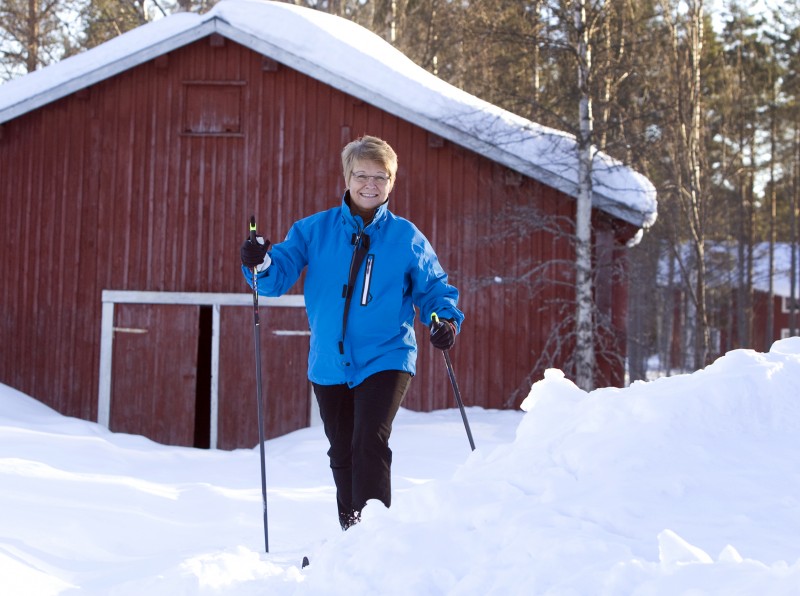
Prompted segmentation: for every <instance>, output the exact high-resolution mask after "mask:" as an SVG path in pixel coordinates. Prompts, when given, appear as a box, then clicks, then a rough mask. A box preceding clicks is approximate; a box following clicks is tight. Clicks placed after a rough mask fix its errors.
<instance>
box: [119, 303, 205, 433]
mask: <svg viewBox="0 0 800 596" xmlns="http://www.w3.org/2000/svg"><path fill="white" fill-rule="evenodd" d="M199 313H200V307H198V306H184V305H153V304H119V305H117V307H116V309H115V316H114V319H115V320H114V344H113V356H112V384H111V413H110V424H109V427H110V429H111V430H113V431H115V432H124V433H131V434H137V435H144V436H146V437H148V438H150V439H152V440H154V441H157V442H159V443H164V444H168V445H183V446H194V445H195V435H196V432H195V411H196V402H197V377H198V374H197V360H198V338H199V333H200V332H199V330H200V325H199Z"/></svg>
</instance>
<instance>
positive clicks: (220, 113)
mask: <svg viewBox="0 0 800 596" xmlns="http://www.w3.org/2000/svg"><path fill="white" fill-rule="evenodd" d="M243 88H244V82H238V81H232V82H231V81H225V82H211V83H209V82H197V83H195V82H191V83H186V84H185V85H184V89H185V98H184V99H185V101H184V125H183V132H184V133H187V134H195V135H239V134H241V133H242V89H243Z"/></svg>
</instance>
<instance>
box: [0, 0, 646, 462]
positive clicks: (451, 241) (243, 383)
mask: <svg viewBox="0 0 800 596" xmlns="http://www.w3.org/2000/svg"><path fill="white" fill-rule="evenodd" d="M1 89H2V93H0V168H2V169H1V170H0V215H1V216H2V219H1V221H2V228H3V239H2V243H3V248H4V258H3V259H2V264H1V265H0V268H1V269H0V271H2V275H0V301H1V302H2V305H3V307H2V309H3V310H2V318H0V321H1V323H0V337H2V346H3V348H2V352H1V353H0V381H2V382H3V383H6V384H8V385H11V386H13V387H15V388H17V389H20V390H21V391H24V392H25V393H28V394H30V395H32V396H34V397H36V398H38V399H40V400H41V401H43V402H45V403H47V404H49V405H51V406H52V407H54V408H56V409H57V410H59V411H60V412H62V413H64V414H67V415H71V416H77V417H81V418H85V419H89V420H100V421H101V422H102V423H104V424H107V425H109V426H110V428H111V429H112V430H117V431H123V432H133V433H139V434H144V435H146V436H149V437H151V438H153V439H155V440H157V441H161V442H164V443H171V444H180V445H195V446H208V445H210V446H212V447H214V446H216V447H222V448H233V447H237V446H246V447H250V446H252V445H254V444H255V443H256V442H257V436H258V435H257V428H256V426H255V424H254V422H253V421H254V414H255V399H254V395H255V374H254V363H253V334H252V302H251V299H250V294H249V293H248V288H247V287H246V286H245V284H244V282H243V280H242V276H241V273H240V270H239V263H238V247H239V244H240V243H241V241H242V239H243V238H244V237H245V234H246V224H247V221H248V218H249V216H250V214H251V213H255V214H256V215H257V217H258V220H259V228H260V229H261V230H263V231H264V232H265V233H266V234H267V235H268V236H269V237H270V238H272V239H273V240H280V239H281V238H282V237H283V236H284V235H285V234H286V232H287V231H288V229H289V226H290V225H291V223H292V222H293V221H295V220H297V219H298V218H300V217H303V216H305V215H309V214H311V213H313V212H316V211H319V210H322V209H326V208H329V207H331V206H335V205H337V204H338V203H339V201H340V193H341V190H342V189H343V186H344V185H343V181H342V179H341V173H340V162H339V153H340V151H341V148H342V146H343V145H344V144H345V143H346V142H348V141H350V140H351V139H353V138H355V137H357V136H360V135H362V134H373V135H377V136H380V137H382V138H385V139H386V140H387V141H388V142H389V143H390V144H391V145H392V146H393V147H394V148H395V149H396V150H397V153H398V155H399V157H400V168H399V172H398V181H397V184H396V187H395V190H394V191H393V194H392V198H391V201H392V210H393V211H394V212H395V213H397V214H399V215H402V216H404V217H407V218H409V219H411V220H412V221H414V222H415V223H416V224H417V225H418V227H419V228H420V229H421V230H422V231H423V232H424V233H425V234H426V235H427V236H428V238H429V239H430V240H431V242H432V244H433V245H434V247H435V248H436V249H437V252H438V254H439V256H440V259H441V261H442V263H443V265H444V267H445V269H446V270H447V271H448V272H449V273H450V276H451V280H452V282H453V283H454V284H455V285H456V286H457V287H458V288H459V289H460V290H461V292H462V301H461V306H462V308H463V310H464V312H465V313H466V315H467V320H466V322H465V325H464V328H463V332H462V335H461V337H460V339H459V342H458V344H457V346H456V348H455V350H454V351H453V359H454V365H455V367H456V372H457V374H458V376H459V384H460V385H461V387H462V391H463V393H464V397H465V401H466V402H467V404H468V405H480V406H484V407H487V408H505V407H512V406H515V405H517V404H518V403H519V402H520V400H521V399H522V398H524V397H525V395H526V394H527V391H528V388H529V386H530V383H531V381H532V380H534V379H535V378H536V377H537V376H539V375H540V374H541V373H542V371H543V369H544V367H550V366H555V367H561V368H564V369H565V370H566V371H567V372H569V359H568V355H567V353H566V352H564V351H560V348H561V347H563V346H560V342H558V341H555V342H554V338H558V337H559V336H560V335H561V331H560V329H561V326H562V323H563V321H564V320H565V318H564V317H565V314H564V313H566V312H569V304H570V303H571V301H572V300H573V294H574V292H573V289H572V287H571V285H572V279H573V275H572V273H571V271H572V269H571V266H570V263H571V262H572V260H573V251H572V248H571V244H570V240H569V234H564V233H563V232H565V231H567V232H568V231H569V229H570V226H571V222H572V220H573V213H574V207H575V201H574V197H575V196H576V194H577V191H576V184H575V176H576V167H575V159H576V157H575V155H576V154H575V150H574V149H575V143H574V139H572V138H571V137H570V136H568V135H566V134H563V133H560V132H558V131H555V130H552V129H548V128H544V127H541V126H539V125H537V124H535V123H533V122H530V121H528V120H525V119H522V118H520V117H518V116H515V115H513V114H510V113H508V112H505V111H503V110H501V109H499V108H497V107H495V106H492V105H489V104H487V103H485V102H483V101H481V100H479V99H477V98H475V97H473V96H470V95H468V94H466V93H464V92H462V91H460V90H458V89H455V88H454V87H452V86H450V85H448V84H446V83H444V82H443V81H441V80H439V79H437V78H436V77H434V76H433V75H431V74H429V73H427V72H426V71H424V70H423V69H421V68H419V67H417V66H416V65H414V64H413V63H412V62H411V61H410V60H408V59H407V58H406V57H405V56H403V55H402V54H400V53H399V52H397V51H396V50H395V49H393V48H392V47H391V46H390V45H389V44H387V43H386V42H384V41H383V40H381V39H380V38H379V37H377V36H375V35H373V34H372V33H370V32H368V31H366V30H365V29H363V28H361V27H359V26H357V25H355V24H354V23H352V22H349V21H346V20H344V19H340V18H337V17H333V16H331V15H328V14H326V13H321V12H317V11H313V10H310V9H302V8H298V7H295V6H292V5H289V4H282V3H271V2H248V1H234V0H226V1H223V2H221V3H219V4H218V5H217V6H216V7H215V8H214V9H213V10H212V11H211V12H209V13H208V14H205V15H202V16H201V15H196V14H188V13H181V14H177V15H174V16H171V17H168V18H165V19H162V20H160V21H156V22H154V23H151V24H148V25H145V26H143V27H140V28H139V29H136V30H134V31H131V32H129V33H127V34H125V35H122V36H120V37H118V38H116V39H114V40H112V41H109V42H107V43H105V44H103V45H102V46H99V47H97V48H95V49H93V50H90V51H87V52H85V53H83V54H80V55H78V56H75V57H72V58H69V59H66V60H64V61H62V62H61V63H59V64H55V65H53V66H50V67H48V68H45V69H43V70H41V71H38V72H34V73H31V74H29V75H27V76H24V77H22V78H20V79H18V80H15V81H12V82H10V83H6V84H5V85H3V86H2V88H1ZM596 164H597V165H596V167H595V171H594V184H595V188H594V193H595V194H594V204H595V207H596V208H595V213H594V230H595V259H596V265H597V271H598V276H597V283H596V291H597V293H598V296H597V303H598V305H599V308H600V312H599V315H598V316H601V317H602V318H603V319H604V320H605V321H606V322H607V325H606V329H607V330H608V332H607V334H605V335H603V336H602V340H603V341H606V340H609V339H610V340H611V343H610V345H611V348H610V349H606V350H605V351H604V352H603V353H604V354H605V355H606V356H609V355H610V358H608V359H607V360H606V362H605V364H604V366H603V367H602V370H601V375H602V378H600V379H598V382H599V383H600V384H620V383H621V382H622V378H623V355H624V353H625V345H624V344H625V332H624V320H625V310H626V301H627V300H626V288H627V285H626V284H627V281H626V277H625V275H624V271H625V261H626V255H625V252H626V249H625V244H626V242H628V241H630V240H631V238H632V237H634V235H635V234H636V233H637V231H638V230H639V229H641V228H642V227H646V226H647V225H650V224H651V223H652V222H653V221H654V219H655V193H654V190H653V187H652V185H651V184H650V183H649V182H648V181H647V180H646V179H644V178H643V177H642V176H640V175H638V174H636V173H635V172H633V171H631V170H629V169H628V168H626V167H624V166H622V165H620V164H618V163H616V162H614V161H613V160H610V159H609V158H607V156H604V155H602V154H598V156H597V161H596ZM248 304H249V305H250V308H248ZM298 305H300V306H302V283H299V284H298V286H297V287H296V288H295V289H294V290H293V296H292V297H287V299H286V301H285V302H275V303H271V304H269V305H265V306H264V308H263V309H262V354H263V368H264V376H265V379H266V383H265V385H266V386H265V395H266V400H267V408H266V409H267V414H268V415H267V418H268V420H267V426H268V428H267V435H268V436H275V435H278V434H282V433H285V432H288V431H291V430H293V429H297V428H300V427H303V426H306V425H307V424H308V423H309V420H310V418H311V416H312V414H313V409H312V407H311V404H310V399H309V394H310V392H309V386H308V384H307V381H306V376H305V369H306V356H307V348H308V336H307V334H308V326H307V321H306V319H305V313H304V312H303V309H302V308H297V306H298ZM422 331H423V327H422V326H421V325H419V326H418V332H422ZM420 344H421V349H420V356H419V368H418V374H417V379H416V380H415V383H414V384H413V388H412V391H411V393H410V394H409V396H408V398H407V402H406V404H405V405H406V406H407V407H409V408H412V409H417V410H431V409H437V408H445V407H452V405H453V402H452V396H451V393H450V390H449V385H448V380H447V376H446V374H445V371H444V369H443V364H442V361H441V358H438V357H434V356H435V355H434V354H432V353H431V350H429V349H428V347H427V342H424V341H423V342H420ZM555 345H558V346H559V349H555V348H553V346H555ZM542 355H545V357H544V358H543V357H542Z"/></svg>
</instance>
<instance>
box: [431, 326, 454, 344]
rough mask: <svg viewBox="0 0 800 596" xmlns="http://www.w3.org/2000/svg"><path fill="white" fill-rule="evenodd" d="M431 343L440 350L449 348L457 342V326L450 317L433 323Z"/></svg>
mask: <svg viewBox="0 0 800 596" xmlns="http://www.w3.org/2000/svg"><path fill="white" fill-rule="evenodd" d="M431 343H432V344H433V347H434V348H436V349H438V350H449V349H450V348H452V347H453V344H455V343H456V326H455V323H453V321H451V320H450V319H439V320H438V321H434V322H433V323H431Z"/></svg>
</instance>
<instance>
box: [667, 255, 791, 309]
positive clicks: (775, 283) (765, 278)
mask: <svg viewBox="0 0 800 596" xmlns="http://www.w3.org/2000/svg"><path fill="white" fill-rule="evenodd" d="M663 248H664V249H663V252H662V254H661V257H660V258H659V263H658V284H659V285H661V286H666V285H667V284H668V283H669V278H670V275H669V272H670V270H672V271H673V283H674V284H680V283H682V282H683V279H682V275H683V274H682V272H681V270H680V267H679V266H678V264H677V262H676V263H675V264H674V266H672V267H670V260H671V259H674V258H675V256H676V253H675V251H674V250H672V249H671V248H670V247H668V246H667V245H666V244H665V245H664V247H663ZM769 248H770V247H769V243H767V242H760V243H757V244H755V245H754V246H753V248H752V259H753V288H754V289H756V290H759V291H761V292H769V291H770V270H769ZM792 250H793V247H792V245H791V244H788V243H785V242H777V243H775V245H774V251H773V267H774V272H773V275H772V291H773V292H774V293H775V295H776V296H791V294H792V292H791V287H792V286H791V284H792ZM680 253H681V260H682V261H683V263H684V266H685V267H686V268H687V269H689V270H690V271H691V270H694V262H695V258H694V250H693V249H692V246H691V245H690V244H689V243H684V244H682V245H681V246H680ZM705 256H706V259H705V260H706V274H705V275H706V285H707V286H708V287H712V288H721V287H733V288H735V287H736V286H737V285H738V283H739V282H738V273H739V270H738V263H739V247H738V245H736V244H735V243H732V242H730V243H722V242H709V243H707V244H706V246H705ZM795 256H796V257H797V256H800V255H798V254H797V253H795ZM745 258H748V255H745ZM794 266H795V283H796V284H798V283H800V261H796V262H795V264H794ZM797 292H798V290H795V293H797Z"/></svg>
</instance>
